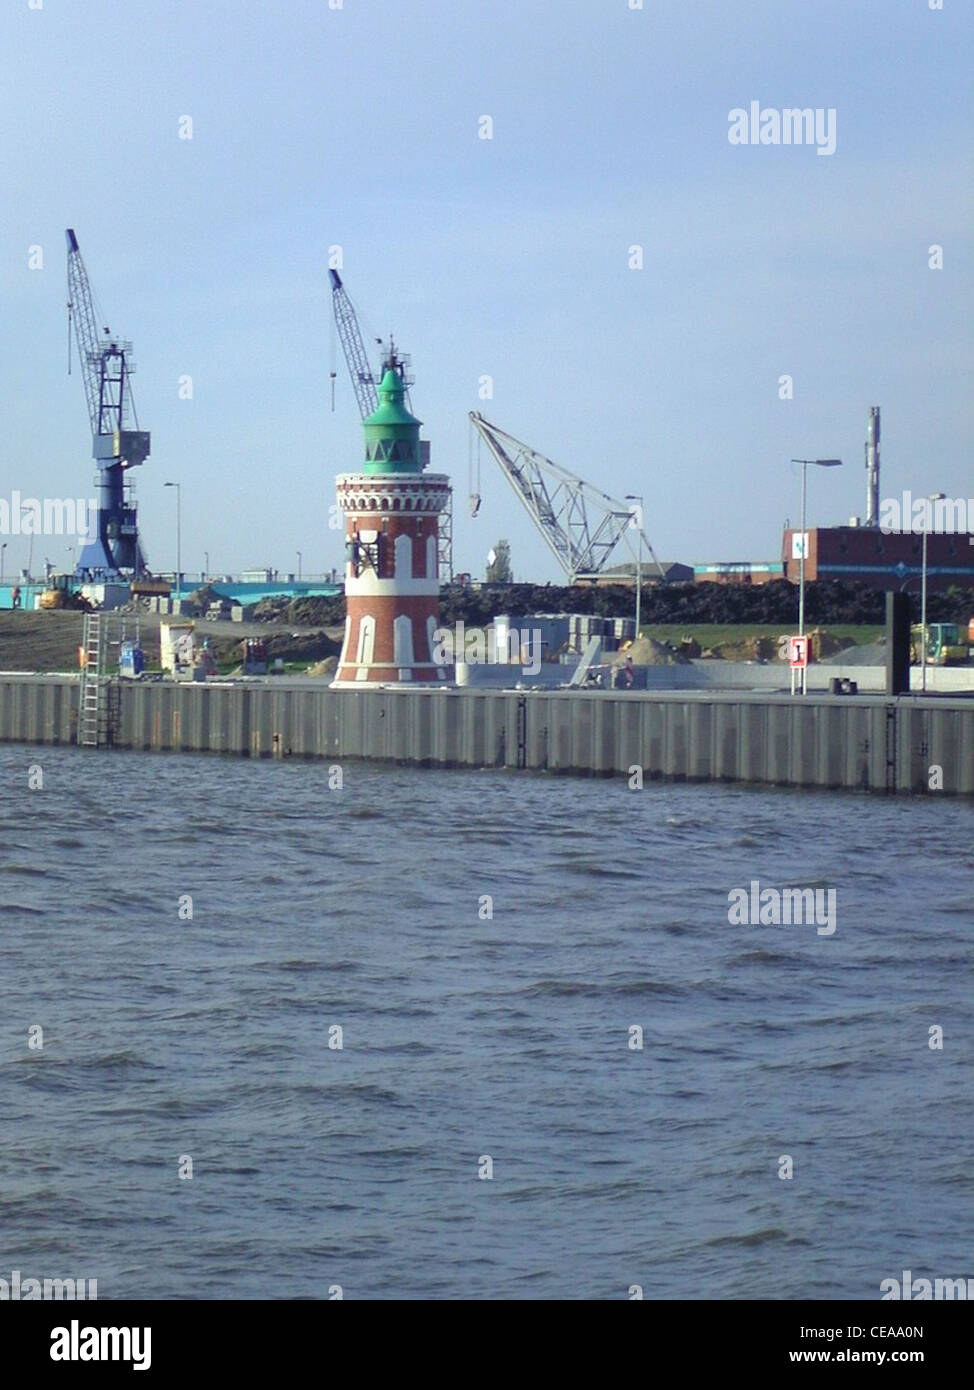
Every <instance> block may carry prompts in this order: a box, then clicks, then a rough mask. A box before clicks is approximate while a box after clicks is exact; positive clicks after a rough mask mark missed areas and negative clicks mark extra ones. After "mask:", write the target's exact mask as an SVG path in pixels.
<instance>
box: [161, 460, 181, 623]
mask: <svg viewBox="0 0 974 1390" xmlns="http://www.w3.org/2000/svg"><path fill="white" fill-rule="evenodd" d="M163 487H174V488H175V489H176V597H177V598H181V597H182V592H183V537H182V522H181V512H182V486H181V485H180V484H179V483H163Z"/></svg>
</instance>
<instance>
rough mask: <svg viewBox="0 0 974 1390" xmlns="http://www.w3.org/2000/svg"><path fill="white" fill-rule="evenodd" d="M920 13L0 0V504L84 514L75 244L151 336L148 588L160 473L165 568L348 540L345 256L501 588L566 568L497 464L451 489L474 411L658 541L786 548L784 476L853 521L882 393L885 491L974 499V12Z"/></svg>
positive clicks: (144, 337)
mask: <svg viewBox="0 0 974 1390" xmlns="http://www.w3.org/2000/svg"><path fill="white" fill-rule="evenodd" d="M931 3H936V0H748V3H747V4H746V5H728V4H727V3H726V0H645V3H644V4H643V7H642V8H638V7H637V8H631V5H633V4H636V0H557V3H556V0H476V2H475V0H340V3H339V0H289V2H288V3H283V0H265V3H262V4H261V5H259V6H258V5H257V4H256V3H251V4H247V5H241V4H240V3H239V0H234V3H230V2H229V0H139V3H138V4H130V5H120V4H118V2H117V0H85V3H84V4H79V3H77V0H33V3H32V4H31V3H30V0H5V2H4V5H3V8H2V14H0V55H2V56H0V76H2V90H3V97H2V107H0V109H2V131H0V136H2V142H3V144H2V148H3V151H4V155H3V161H2V172H0V303H2V305H3V311H4V312H3V320H4V325H5V332H4V333H3V335H2V338H0V382H2V406H3V442H2V448H0V496H6V497H8V498H10V497H11V496H12V493H13V491H14V490H19V491H20V492H21V494H22V495H24V496H35V497H39V498H44V497H52V498H66V497H87V496H90V495H92V488H91V480H92V476H93V465H92V463H91V459H90V432H89V429H88V422H87V414H86V410H85V404H84V396H83V390H82V380H81V377H80V376H79V375H77V367H75V374H74V375H72V376H70V377H69V376H68V375H67V369H66V362H67V345H66V334H67V319H66V312H65V298H66V296H65V249H64V229H65V228H66V227H69V226H70V227H73V228H74V229H75V230H76V232H77V235H78V240H79V243H80V246H81V250H82V254H83V256H84V258H85V263H86V266H87V269H88V273H89V275H90V278H91V282H92V285H93V288H94V292H95V296H96V302H97V304H98V306H99V308H100V310H101V311H102V312H103V314H104V315H105V316H106V317H105V318H104V322H105V323H106V324H109V325H110V326H111V328H112V329H113V331H114V332H116V333H118V334H120V335H122V336H123V337H124V338H128V339H131V340H132V341H133V342H134V345H135V361H136V363H137V375H136V378H135V398H136V404H137V407H138V413H139V422H140V425H141V427H142V428H143V429H149V430H150V431H151V434H152V453H151V455H150V457H149V459H148V460H147V461H146V463H145V465H144V466H143V467H142V468H141V469H140V470H138V473H139V476H138V482H137V495H138V499H139V508H140V525H141V528H142V533H143V539H144V544H145V548H146V551H147V556H148V561H149V564H150V567H153V568H155V569H158V570H162V569H170V570H171V569H173V568H174V567H175V562H176V557H175V547H176V523H175V503H174V498H175V495H176V494H175V492H174V491H173V490H168V491H167V490H165V489H164V487H163V484H164V483H165V482H166V481H176V482H179V483H180V487H181V497H182V566H183V569H184V571H186V572H187V573H189V572H192V571H194V570H196V571H199V570H201V569H202V568H203V565H204V554H205V553H208V555H209V559H210V572H211V573H221V572H229V571H239V570H241V569H244V568H257V567H264V566H273V567H275V568H277V569H279V570H281V571H291V570H294V569H296V567H297V564H298V561H297V554H298V552H299V551H300V552H301V556H302V567H303V572H304V573H305V574H306V575H307V574H309V573H322V572H324V571H326V570H328V569H331V568H332V567H335V566H339V565H340V564H341V563H342V548H341V533H340V531H338V530H337V529H334V528H329V507H330V505H331V504H332V503H333V502H334V480H335V476H336V474H338V473H341V472H348V471H352V472H354V471H357V469H358V468H359V466H360V463H361V460H362V442H361V427H360V424H359V417H358V411H357V407H356V404H355V400H354V397H353V394H352V390H351V386H350V383H349V380H348V377H347V374H346V370H345V365H344V361H343V359H342V357H341V354H340V349H339V348H338V346H337V343H336V341H335V334H334V330H333V327H332V310H331V294H330V288H329V284H328V266H329V256H330V255H331V256H334V255H336V254H339V253H336V252H335V250H334V248H340V255H341V261H342V275H343V278H344V281H345V284H346V288H347V289H348V292H349V294H350V295H351V297H352V300H353V302H354V304H355V306H356V308H357V310H358V312H359V316H360V320H361V323H362V327H363V331H364V332H365V334H366V337H367V341H368V339H369V338H370V337H374V336H383V337H387V336H388V334H389V332H390V331H392V332H394V333H395V337H396V341H397V343H398V344H399V345H400V346H401V347H402V348H403V349H404V350H406V351H407V352H409V353H410V355H411V359H412V370H413V373H414V375H415V385H414V386H413V389H412V403H413V409H414V411H415V413H416V414H417V415H418V416H419V417H420V418H421V419H422V420H423V421H424V434H425V436H426V437H427V438H429V439H430V440H431V452H432V459H431V468H432V469H434V470H435V471H437V472H443V473H447V474H449V475H450V477H451V479H452V482H453V487H454V511H455V526H454V530H455V545H454V552H455V553H454V565H455V568H456V569H457V570H467V571H471V572H472V573H473V574H474V575H482V574H483V571H484V567H485V564H486V555H487V552H488V551H489V550H490V548H491V546H492V545H494V544H495V543H496V541H497V540H498V539H499V538H501V537H504V538H506V539H507V540H509V542H510V545H511V558H512V564H513V570H514V575H515V578H517V579H521V580H537V581H541V582H544V581H546V580H552V581H557V580H558V579H560V578H561V574H560V571H559V569H558V566H557V564H556V561H555V560H554V558H553V556H552V555H551V554H550V552H549V551H548V550H547V549H546V547H545V546H544V544H543V542H542V540H541V538H540V536H539V534H538V533H537V531H536V530H535V528H534V526H533V524H532V522H531V521H530V519H529V518H528V516H527V515H526V513H525V512H524V511H523V510H522V509H521V507H520V504H519V503H518V501H517V499H516V498H515V496H514V494H513V492H512V491H511V489H510V487H509V485H508V483H507V482H506V481H505V479H504V478H503V476H502V475H501V473H500V472H499V470H498V469H497V466H496V465H495V464H494V462H493V461H492V460H491V459H490V458H489V456H488V455H487V453H486V451H485V450H483V449H481V451H480V452H481V455H482V457H481V463H480V481H479V488H478V487H477V483H476V478H475V477H474V478H473V479H472V478H471V472H472V470H471V456H473V458H474V459H476V453H477V450H476V448H472V447H471V430H470V425H469V422H468V412H469V411H471V410H477V411H480V412H481V413H482V414H483V415H484V416H485V417H486V418H487V419H488V420H489V421H491V422H492V423H494V424H496V425H498V426H499V427H500V428H502V429H504V430H506V431H508V432H509V433H511V434H513V435H514V436H516V437H517V438H518V439H521V440H523V441H524V442H525V443H527V444H528V445H530V446H531V447H532V448H533V449H535V450H537V451H538V452H539V453H541V454H543V455H546V456H547V457H549V458H551V459H553V460H554V461H556V462H557V463H559V464H561V465H562V466H564V467H566V468H568V469H570V470H572V472H574V473H577V474H578V475H580V476H581V477H582V478H584V479H585V480H586V481H588V482H590V483H593V484H595V485H597V486H598V487H599V488H602V489H604V490H605V491H606V492H608V493H610V494H612V495H613V496H615V497H623V496H624V495H625V494H627V493H632V494H641V495H642V496H643V497H644V502H645V509H644V523H645V531H646V535H647V537H648V538H649V540H650V542H651V544H652V545H653V547H654V549H655V551H656V553H657V554H658V555H659V556H660V557H661V558H663V559H666V560H681V561H684V562H686V563H691V564H692V563H704V562H711V561H743V560H769V559H776V558H778V557H779V556H780V552H781V533H782V528H783V526H784V524H785V523H786V521H792V522H794V523H797V519H798V510H799V505H800V476H799V475H800V469H799V468H798V467H797V466H796V465H794V464H791V463H790V462H789V460H790V459H792V458H793V457H799V458H801V457H807V458H816V457H839V458H841V459H843V462H844V466H843V467H842V468H841V469H832V470H828V471H826V470H810V476H809V507H808V519H809V523H810V524H822V525H826V524H834V523H842V522H845V521H847V520H848V518H849V517H850V516H852V515H855V514H860V515H861V514H862V513H863V512H864V505H865V504H864V497H865V473H864V467H863V445H864V440H865V427H866V418H867V415H868V411H869V407H870V406H873V405H879V406H880V407H881V408H882V426H883V436H882V447H881V457H882V468H883V481H882V495H883V496H884V497H887V496H899V495H900V494H901V493H902V491H903V490H904V489H910V490H911V491H912V492H913V494H914V495H918V494H922V493H928V492H931V491H943V492H946V493H947V494H948V496H951V497H964V498H966V497H972V498H974V467H972V448H971V446H972V433H974V431H972V401H974V393H972V389H971V386H972V381H971V375H972V374H971V366H972V360H971V359H972V329H971V324H972V322H974V314H972V309H974V304H972V293H971V289H972V278H974V277H972V247H971V229H972V215H971V214H972V209H971V196H972V193H971V190H972V187H974V182H972V168H971V153H970V152H971V149H972V139H971V136H972V125H974V122H972V99H971V92H972V84H971V81H970V74H971V71H972V57H974V10H972V7H971V6H970V5H969V4H968V3H967V0H942V8H941V9H931V7H930V6H931ZM751 102H758V103H760V108H761V109H763V110H770V109H775V110H780V109H783V108H794V107H801V108H812V109H821V110H822V111H823V112H828V111H829V110H833V111H834V113H835V115H834V120H835V137H836V138H835V151H834V153H831V154H819V152H818V149H817V148H816V146H815V145H814V144H811V145H809V144H803V145H797V144H791V145H784V144H777V145H775V144H747V145H740V144H732V143H731V141H730V140H729V138H728V135H729V131H730V129H731V122H730V120H729V115H730V113H731V112H732V111H733V110H735V109H744V110H748V111H749V110H750V103H751ZM485 116H489V117H490V119H491V122H492V132H491V134H492V138H490V139H484V138H481V136H482V134H483V133H484V131H485V129H486V124H485V122H484V121H483V119H482V118H483V117H485ZM186 117H190V118H191V122H192V125H191V135H192V138H191V139H188V138H180V136H181V134H182V135H183V136H184V137H185V135H186V134H187V132H188V131H190V127H189V126H188V125H187V122H186V120H185V118H186ZM934 246H939V247H941V248H942V253H941V254H942V268H939V269H933V268H931V266H930V260H931V251H930V248H931V247H934ZM634 247H638V248H641V262H642V264H641V268H634V265H633V263H634V262H635V263H638V261H639V259H640V256H639V254H637V253H634V252H633V251H632V248H634ZM32 248H33V249H32ZM36 248H40V252H41V255H40V257H38V254H37V250H36ZM39 261H40V262H42V263H41V264H38V262H39ZM332 371H336V372H337V373H338V375H337V378H336V382H335V404H334V410H333V409H332V402H331V383H330V379H329V374H330V372H332ZM187 376H188V377H191V378H192V399H185V398H181V394H180V385H181V382H182V396H183V397H185V395H186V386H185V381H184V379H185V378H186V377H187ZM485 377H486V378H490V387H491V390H492V395H491V396H490V397H488V398H484V397H483V396H482V395H481V391H482V390H484V389H485V387H484V386H483V378H485ZM782 377H790V378H791V380H792V386H791V398H788V388H787V386H785V387H782V385H781V378H782ZM783 394H784V398H782V396H783ZM473 489H476V490H478V491H479V492H480V494H481V497H482V503H481V507H480V511H479V514H478V515H477V516H476V518H474V517H472V516H471V515H470V509H469V507H468V496H469V493H470V492H471V490H473ZM972 506H974V503H972ZM69 543H70V540H69V539H62V538H57V537H50V538H47V537H45V538H38V540H37V541H35V547H36V549H35V569H36V568H37V562H38V560H39V559H40V551H41V549H42V548H43V549H44V558H50V559H51V560H52V561H53V562H54V563H55V566H56V567H57V568H62V567H66V565H67V560H68V551H67V546H68V544H69ZM21 552H23V553H21ZM26 558H27V541H26V540H25V539H23V538H20V537H14V536H11V537H9V538H8V551H7V558H6V564H7V567H8V573H9V571H10V570H11V569H12V568H14V567H19V566H20V565H22V564H24V563H26ZM625 558H626V557H625V555H624V554H622V553H620V554H619V556H618V559H619V561H620V562H621V561H623V560H624V559H625Z"/></svg>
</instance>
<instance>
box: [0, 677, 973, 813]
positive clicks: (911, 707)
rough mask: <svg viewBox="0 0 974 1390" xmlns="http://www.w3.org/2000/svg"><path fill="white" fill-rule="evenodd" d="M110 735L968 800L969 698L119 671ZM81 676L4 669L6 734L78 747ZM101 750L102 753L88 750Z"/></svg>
mask: <svg viewBox="0 0 974 1390" xmlns="http://www.w3.org/2000/svg"><path fill="white" fill-rule="evenodd" d="M108 708H109V710H110V716H109V721H108V727H107V729H106V743H107V744H108V745H110V746H113V747H116V748H125V749H138V750H146V751H148V750H152V751H159V752H207V753H234V754H237V755H242V756H246V757H255V758H263V757H281V758H285V757H294V758H324V759H328V760H330V761H336V760H339V759H343V758H347V759H351V758H368V759H376V760H379V761H386V762H398V763H406V764H412V765H414V766H419V767H445V768H451V767H458V768H459V767H470V768H480V767H503V768H512V769H513V768H523V769H534V770H538V771H547V772H552V773H560V774H565V775H572V776H584V777H591V776H596V777H611V776H630V775H631V774H632V771H633V769H635V768H639V769H640V770H641V773H642V776H643V777H644V778H645V779H647V780H651V779H655V778H659V779H665V780H671V781H715V782H750V783H758V784H764V785H773V786H797V787H821V788H843V787H844V788H857V789H863V790H869V791H890V792H892V791H901V792H914V793H922V792H927V791H931V792H933V791H940V792H942V793H943V794H946V795H959V796H974V700H965V699H962V698H936V699H930V698H928V699H925V700H921V699H917V698H916V697H915V696H903V697H900V698H898V699H888V698H885V697H882V696H860V697H858V698H857V697H850V696H839V697H831V696H827V695H809V696H806V697H805V698H804V699H802V698H800V697H799V698H792V697H790V696H788V695H781V694H777V695H772V694H763V693H755V692H731V691H724V692H715V691H707V692H690V691H682V692H645V693H643V692H640V693H632V692H626V693H623V692H616V691H612V692H587V691H586V692H581V691H537V690H535V691H517V690H506V691H505V690H490V689H476V688H470V689H463V690H456V689H439V690H421V689H408V688H407V689H388V690H381V689H380V690H367V691H358V690H331V689H329V688H328V687H325V686H320V685H317V684H315V683H314V682H312V681H286V680H273V679H271V680H267V681H264V682H246V683H244V682H238V683H234V682H227V683H223V682H213V683H210V684H185V685H177V684H171V683H166V682H158V681H155V682H127V681H113V682H112V688H111V700H110V701H108ZM77 717H78V684H77V681H76V680H72V679H70V678H67V677H40V676H38V677H29V676H14V675H3V674H0V740H2V741H4V742H8V743H10V742H18V743H21V742H22V743H46V744H70V743H74V742H75V741H76V738H77ZM92 752H93V756H96V755H97V750H92Z"/></svg>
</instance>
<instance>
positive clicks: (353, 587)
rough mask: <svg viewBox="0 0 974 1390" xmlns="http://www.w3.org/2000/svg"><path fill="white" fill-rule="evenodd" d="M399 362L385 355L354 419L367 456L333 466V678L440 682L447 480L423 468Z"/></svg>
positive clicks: (362, 682) (352, 682) (340, 682)
mask: <svg viewBox="0 0 974 1390" xmlns="http://www.w3.org/2000/svg"><path fill="white" fill-rule="evenodd" d="M404 397H405V387H404V385H403V380H402V376H401V374H400V370H399V362H398V360H397V358H396V356H395V352H394V351H392V352H391V353H390V355H389V357H388V358H387V360H386V362H385V363H384V370H383V376H382V382H381V384H380V386H379V406H378V409H377V410H375V411H374V412H373V413H372V414H371V415H369V416H367V417H366V419H365V420H364V421H363V422H362V423H363V426H364V429H365V463H364V464H363V466H362V471H361V472H360V473H340V474H339V475H338V478H337V480H336V485H337V491H338V505H339V506H340V507H341V509H342V511H343V512H344V514H345V539H346V545H345V599H346V609H347V616H346V618H345V640H344V642H343V643H342V654H341V657H340V658H339V662H338V673H337V675H336V677H335V679H334V681H333V682H332V685H333V686H340V687H357V688H358V689H361V688H362V687H363V686H366V687H367V686H370V685H372V686H374V685H387V684H390V683H394V682H395V683H403V682H437V683H439V682H441V681H444V680H447V679H449V678H451V677H452V671H450V670H449V668H447V667H444V666H442V665H440V666H436V665H434V663H433V660H432V656H433V647H434V645H435V644H434V642H433V632H434V631H435V629H436V628H437V627H438V626H439V621H440V583H439V564H438V557H439V516H440V513H441V512H442V511H444V510H445V508H446V506H447V503H448V501H449V497H450V480H449V478H447V477H446V476H445V475H444V474H442V473H427V472H425V471H424V470H425V464H424V463H423V460H422V451H421V449H420V440H419V428H420V425H421V423H422V422H421V421H420V420H417V419H416V417H415V416H414V415H411V414H410V413H409V411H408V410H407V409H406V406H405V403H404Z"/></svg>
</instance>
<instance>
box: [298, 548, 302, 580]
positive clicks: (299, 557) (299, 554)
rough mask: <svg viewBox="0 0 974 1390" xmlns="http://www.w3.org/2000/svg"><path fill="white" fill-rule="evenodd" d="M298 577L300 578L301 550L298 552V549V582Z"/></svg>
mask: <svg viewBox="0 0 974 1390" xmlns="http://www.w3.org/2000/svg"><path fill="white" fill-rule="evenodd" d="M300 579H301V552H300V550H299V551H298V580H299V582H300Z"/></svg>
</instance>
